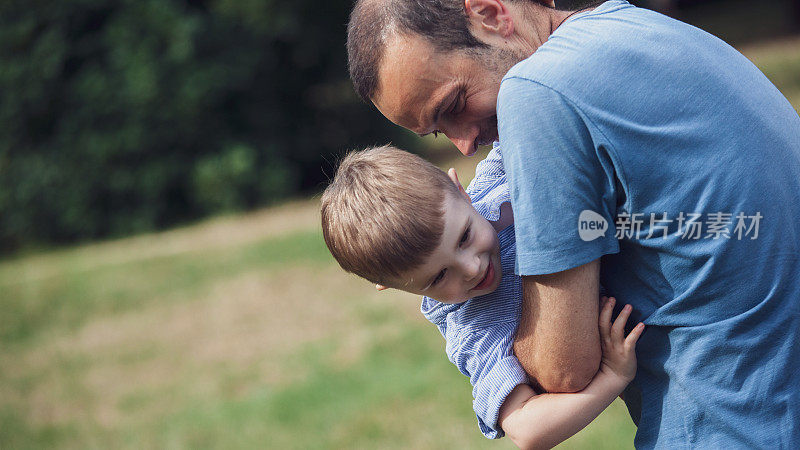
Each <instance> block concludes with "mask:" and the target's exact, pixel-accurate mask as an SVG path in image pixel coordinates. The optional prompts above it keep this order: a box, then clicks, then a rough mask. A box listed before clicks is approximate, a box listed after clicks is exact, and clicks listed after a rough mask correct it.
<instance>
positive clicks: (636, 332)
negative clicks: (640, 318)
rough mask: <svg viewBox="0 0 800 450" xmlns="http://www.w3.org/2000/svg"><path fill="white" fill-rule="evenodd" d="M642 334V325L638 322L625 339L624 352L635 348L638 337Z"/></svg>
mask: <svg viewBox="0 0 800 450" xmlns="http://www.w3.org/2000/svg"><path fill="white" fill-rule="evenodd" d="M642 332H644V324H643V323H642V322H639V323H638V324H636V326H635V327H633V330H631V332H630V333H628V337H626V338H625V350H626V351H631V350H633V348H634V347H636V342H637V341H638V340H639V337H640V336H641V335H642Z"/></svg>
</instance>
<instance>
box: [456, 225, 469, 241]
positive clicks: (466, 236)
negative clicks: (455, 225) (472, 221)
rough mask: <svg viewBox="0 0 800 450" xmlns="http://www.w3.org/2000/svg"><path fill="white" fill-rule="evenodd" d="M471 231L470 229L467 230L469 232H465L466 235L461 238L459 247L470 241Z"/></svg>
mask: <svg viewBox="0 0 800 450" xmlns="http://www.w3.org/2000/svg"><path fill="white" fill-rule="evenodd" d="M469 231H470V229H469V228H467V231H465V232H464V235H463V236H461V240H460V241H459V242H458V245H462V244H463V243H464V242H467V239H469Z"/></svg>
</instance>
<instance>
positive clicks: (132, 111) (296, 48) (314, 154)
mask: <svg viewBox="0 0 800 450" xmlns="http://www.w3.org/2000/svg"><path fill="white" fill-rule="evenodd" d="M349 8H350V2H349V1H347V0H345V1H325V2H321V1H318V0H292V1H289V2H280V1H274V0H64V1H57V2H54V1H44V0H32V1H31V0H24V1H22V0H9V1H4V2H0V92H2V94H0V95H2V100H1V101H0V250H10V249H14V248H15V247H19V246H20V245H23V244H26V243H32V242H33V243H36V242H45V243H63V242H72V241H76V240H85V239H90V238H98V237H106V236H119V235H124V234H131V233H136V232H141V231H144V230H152V229H155V228H162V227H166V226H169V225H173V224H176V223H180V222H185V221H187V220H190V219H196V218H198V217H201V216H204V215H208V214H213V213H219V212H224V211H232V210H241V209H249V208H253V207H254V206H259V205H265V204H268V203H271V202H274V201H275V200H278V199H281V198H284V197H286V196H288V195H292V194H296V193H297V192H300V191H303V190H308V189H309V188H312V189H313V188H317V187H318V186H319V184H320V182H321V181H323V180H324V179H325V172H324V171H323V170H322V169H321V167H322V166H324V165H325V164H326V157H327V158H329V159H330V155H333V154H336V153H338V152H340V151H341V150H342V149H346V148H355V147H357V146H362V145H365V144H367V143H376V142H382V143H383V142H387V141H389V140H394V141H401V142H402V140H403V137H402V136H403V133H402V132H400V131H399V130H398V129H397V128H396V127H392V126H390V124H388V123H387V122H386V121H385V120H383V119H382V118H381V117H380V116H379V115H377V114H375V113H374V112H372V111H371V110H370V109H369V108H367V107H366V106H365V105H364V104H362V103H360V102H359V101H358V100H357V98H356V96H355V94H354V93H353V90H352V88H351V87H350V84H349V81H348V78H347V74H346V58H345V53H344V40H345V33H344V29H345V23H346V22H347V15H348V13H349ZM412 147H413V146H412Z"/></svg>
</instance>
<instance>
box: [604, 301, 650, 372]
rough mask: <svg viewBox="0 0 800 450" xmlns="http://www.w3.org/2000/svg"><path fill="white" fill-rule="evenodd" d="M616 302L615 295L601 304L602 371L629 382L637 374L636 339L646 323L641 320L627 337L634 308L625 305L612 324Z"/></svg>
mask: <svg viewBox="0 0 800 450" xmlns="http://www.w3.org/2000/svg"><path fill="white" fill-rule="evenodd" d="M614 302H615V300H614V297H611V298H607V297H603V302H602V305H601V310H600V346H601V347H602V349H603V359H602V362H601V363H600V372H603V373H607V374H609V375H615V376H617V377H619V378H622V379H624V380H625V382H626V383H629V382H630V381H631V380H633V377H634V376H635V375H636V341H638V340H639V336H641V335H642V332H643V331H644V324H643V323H641V322H639V324H638V325H636V326H635V327H634V328H633V330H631V332H630V334H628V336H627V337H625V324H626V323H627V322H628V317H629V316H630V314H631V310H632V309H633V308H632V307H631V305H625V307H624V308H622V311H621V312H620V313H619V316H617V319H616V320H615V321H614V324H613V325H612V324H611V314H612V313H613V309H614Z"/></svg>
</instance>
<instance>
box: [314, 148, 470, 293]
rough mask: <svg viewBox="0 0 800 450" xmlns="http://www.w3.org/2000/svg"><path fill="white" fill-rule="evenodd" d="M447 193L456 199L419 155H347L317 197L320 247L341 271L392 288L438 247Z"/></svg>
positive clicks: (379, 151)
mask: <svg viewBox="0 0 800 450" xmlns="http://www.w3.org/2000/svg"><path fill="white" fill-rule="evenodd" d="M448 192H450V193H451V195H459V191H458V189H457V188H456V187H455V185H454V184H453V182H452V181H450V178H448V177H447V175H446V174H445V173H444V172H442V171H441V170H440V169H439V168H437V167H436V166H434V165H433V164H431V163H430V162H428V161H426V160H424V159H422V158H420V157H419V156H416V155H413V154H411V153H408V152H404V151H402V150H398V149H396V148H394V147H390V146H384V147H377V148H371V149H367V150H364V151H360V152H352V153H350V154H348V155H347V156H346V157H345V158H344V159H343V160H342V161H341V163H340V164H339V168H338V170H337V171H336V176H335V177H334V179H333V181H332V182H331V184H330V185H329V186H328V188H327V189H325V193H324V194H322V206H321V212H322V235H323V237H324V238H325V244H327V246H328V249H329V250H330V251H331V253H332V254H333V257H334V258H336V261H338V262H339V265H340V266H341V267H342V269H344V270H346V271H347V272H350V273H354V274H356V275H358V276H360V277H362V278H366V279H367V280H369V281H371V282H373V283H377V284H383V285H386V286H392V285H393V284H396V283H397V282H398V281H399V278H400V276H401V275H402V273H403V272H406V271H409V270H413V269H415V268H416V267H418V266H419V265H421V264H422V263H423V262H424V261H425V259H426V258H428V257H429V256H430V255H431V253H432V252H433V251H434V250H435V249H436V247H438V245H439V241H440V240H441V237H442V232H443V230H444V210H443V206H444V200H445V195H447V193H448ZM395 287H399V286H395Z"/></svg>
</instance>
